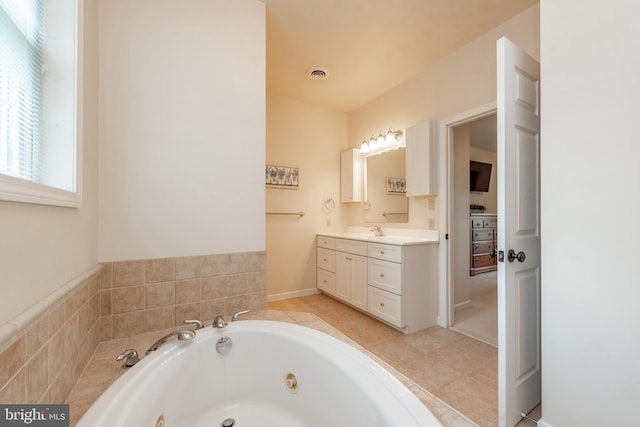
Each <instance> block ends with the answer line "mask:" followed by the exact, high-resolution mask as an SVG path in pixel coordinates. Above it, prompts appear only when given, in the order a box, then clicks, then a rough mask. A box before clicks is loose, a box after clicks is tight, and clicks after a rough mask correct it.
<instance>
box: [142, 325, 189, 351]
mask: <svg viewBox="0 0 640 427" xmlns="http://www.w3.org/2000/svg"><path fill="white" fill-rule="evenodd" d="M195 337H196V333H195V332H194V331H192V330H191V329H180V330H177V331H173V332H171V333H170V334H167V335H165V336H164V337H162V338H160V339H159V340H158V341H156V342H155V343H154V344H153V345H152V346H151V347H149V350H147V352H146V353H145V354H149V353H151V352H152V351H156V350H157V349H158V348H160V346H161V345H162V344H164V343H166V342H168V341H170V340H171V339H172V338H177V339H178V341H188V340H192V339H194V338H195Z"/></svg>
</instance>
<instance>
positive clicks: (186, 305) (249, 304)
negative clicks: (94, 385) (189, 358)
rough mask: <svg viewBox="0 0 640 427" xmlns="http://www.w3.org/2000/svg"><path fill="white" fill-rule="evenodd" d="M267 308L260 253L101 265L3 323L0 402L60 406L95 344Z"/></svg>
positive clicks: (0, 328)
mask: <svg viewBox="0 0 640 427" xmlns="http://www.w3.org/2000/svg"><path fill="white" fill-rule="evenodd" d="M266 302H267V257H266V253H265V252H263V251H262V252H245V253H232V254H216V255H204V256H192V257H176V258H162V259H147V260H136V261H117V262H110V263H103V264H99V265H97V266H95V267H93V268H92V269H90V270H88V271H87V272H85V273H83V274H81V275H80V276H78V277H76V278H74V279H73V280H71V281H70V282H68V283H67V284H65V285H64V286H62V287H60V288H59V289H57V290H56V291H55V292H53V293H52V294H50V295H48V296H47V297H46V298H44V299H42V300H41V301H39V302H38V303H36V304H35V305H34V306H32V307H31V308H29V309H28V310H26V311H25V312H23V313H21V314H20V315H18V316H16V317H15V318H14V319H12V320H10V321H8V322H7V323H5V324H3V325H0V402H3V403H63V402H64V401H65V399H66V398H67V396H68V394H69V392H70V391H71V389H72V388H73V386H74V384H75V382H76V381H77V379H78V378H79V377H80V375H81V374H82V372H83V370H84V369H85V366H86V364H87V362H88V361H89V359H90V357H91V355H92V354H93V353H94V351H95V349H96V347H97V345H98V344H99V342H100V341H106V340H110V339H113V338H123V337H129V336H133V335H137V334H139V333H141V332H149V331H155V330H161V329H166V328H172V327H176V326H179V325H183V322H184V320H186V319H198V320H202V321H205V322H206V321H211V320H213V318H214V317H215V316H216V315H218V314H224V315H225V316H229V315H231V314H232V313H234V312H236V311H240V310H244V309H250V310H263V309H265V308H266ZM114 357H115V355H114Z"/></svg>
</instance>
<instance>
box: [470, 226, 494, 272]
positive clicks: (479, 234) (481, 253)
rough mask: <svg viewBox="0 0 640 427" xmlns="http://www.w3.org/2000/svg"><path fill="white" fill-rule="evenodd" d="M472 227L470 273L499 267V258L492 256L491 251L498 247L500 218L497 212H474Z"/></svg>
mask: <svg viewBox="0 0 640 427" xmlns="http://www.w3.org/2000/svg"><path fill="white" fill-rule="evenodd" d="M469 224H470V227H471V233H470V236H471V244H470V252H471V255H470V256H471V258H470V260H469V266H470V271H469V273H470V275H471V276H475V275H476V274H480V273H484V272H486V271H494V270H497V269H498V264H497V262H496V260H497V258H495V257H491V251H493V250H494V249H497V247H498V228H497V227H498V219H497V216H496V214H478V213H472V214H471V215H470V217H469Z"/></svg>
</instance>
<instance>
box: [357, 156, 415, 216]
mask: <svg viewBox="0 0 640 427" xmlns="http://www.w3.org/2000/svg"><path fill="white" fill-rule="evenodd" d="M364 163H365V171H366V173H365V174H364V189H365V203H364V221H365V222H377V223H380V222H409V199H407V193H406V191H407V180H406V176H407V175H406V172H405V170H406V167H405V164H406V162H405V149H404V148H399V149H397V150H392V151H387V152H384V153H382V154H376V155H371V156H368V157H366V158H365V159H364Z"/></svg>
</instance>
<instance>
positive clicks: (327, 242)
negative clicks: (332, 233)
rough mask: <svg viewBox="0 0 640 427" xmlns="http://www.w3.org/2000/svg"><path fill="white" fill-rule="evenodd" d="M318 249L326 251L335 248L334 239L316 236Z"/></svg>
mask: <svg viewBox="0 0 640 427" xmlns="http://www.w3.org/2000/svg"><path fill="white" fill-rule="evenodd" d="M317 243H318V247H319V248H326V249H335V248H336V239H335V238H334V237H327V236H318V242H317Z"/></svg>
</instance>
